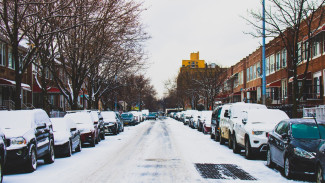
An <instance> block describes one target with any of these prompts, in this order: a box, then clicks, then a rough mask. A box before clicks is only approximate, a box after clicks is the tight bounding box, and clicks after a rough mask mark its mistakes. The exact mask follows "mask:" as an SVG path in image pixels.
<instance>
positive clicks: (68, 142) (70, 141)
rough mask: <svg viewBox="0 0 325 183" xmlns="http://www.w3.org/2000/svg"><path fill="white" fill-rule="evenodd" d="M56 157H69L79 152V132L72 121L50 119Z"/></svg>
mask: <svg viewBox="0 0 325 183" xmlns="http://www.w3.org/2000/svg"><path fill="white" fill-rule="evenodd" d="M51 122H52V126H53V135H54V151H55V154H56V155H64V156H66V157H69V156H71V154H72V152H73V151H76V152H80V151H81V138H80V131H79V130H78V129H77V125H76V123H75V122H74V121H72V120H71V119H68V118H51Z"/></svg>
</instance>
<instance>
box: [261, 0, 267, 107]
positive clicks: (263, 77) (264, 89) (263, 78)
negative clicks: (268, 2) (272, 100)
mask: <svg viewBox="0 0 325 183" xmlns="http://www.w3.org/2000/svg"><path fill="white" fill-rule="evenodd" d="M262 68H263V76H262V100H263V104H264V105H265V104H266V76H265V0H263V47H262Z"/></svg>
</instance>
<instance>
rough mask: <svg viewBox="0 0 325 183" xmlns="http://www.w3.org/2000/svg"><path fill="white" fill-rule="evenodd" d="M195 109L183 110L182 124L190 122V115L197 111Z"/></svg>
mask: <svg viewBox="0 0 325 183" xmlns="http://www.w3.org/2000/svg"><path fill="white" fill-rule="evenodd" d="M197 112H198V111H197V110H187V111H185V112H184V116H183V123H184V125H188V124H189V122H190V118H191V117H192V114H194V113H197Z"/></svg>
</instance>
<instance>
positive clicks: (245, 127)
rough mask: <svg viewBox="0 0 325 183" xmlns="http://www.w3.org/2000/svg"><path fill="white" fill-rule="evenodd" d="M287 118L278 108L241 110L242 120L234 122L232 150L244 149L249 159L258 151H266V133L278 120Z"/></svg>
mask: <svg viewBox="0 0 325 183" xmlns="http://www.w3.org/2000/svg"><path fill="white" fill-rule="evenodd" d="M285 119H289V117H288V115H287V114H286V113H285V112H283V111H281V110H278V109H251V110H247V111H243V112H242V122H241V123H236V124H234V128H233V134H232V142H233V147H232V149H233V152H234V153H239V152H240V150H241V148H244V149H245V156H246V158H247V159H251V158H253V157H254V155H256V154H259V153H263V152H264V153H266V150H267V140H268V139H267V135H268V133H269V132H270V131H271V130H273V129H274V127H275V125H277V124H278V123H279V122H280V121H282V120H285Z"/></svg>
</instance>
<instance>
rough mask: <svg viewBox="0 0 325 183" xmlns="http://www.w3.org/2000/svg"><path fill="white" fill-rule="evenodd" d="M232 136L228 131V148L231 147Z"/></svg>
mask: <svg viewBox="0 0 325 183" xmlns="http://www.w3.org/2000/svg"><path fill="white" fill-rule="evenodd" d="M231 138H232V136H231V133H230V132H229V134H228V147H229V149H232V139H231Z"/></svg>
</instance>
